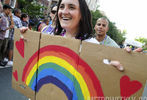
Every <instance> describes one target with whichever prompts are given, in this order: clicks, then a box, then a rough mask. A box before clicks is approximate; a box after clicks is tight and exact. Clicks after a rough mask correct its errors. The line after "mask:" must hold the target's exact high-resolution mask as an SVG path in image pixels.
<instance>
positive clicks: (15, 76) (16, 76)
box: [13, 70, 18, 81]
mask: <svg viewBox="0 0 147 100" xmlns="http://www.w3.org/2000/svg"><path fill="white" fill-rule="evenodd" d="M13 76H14V78H15V80H16V81H18V75H17V70H15V72H13Z"/></svg>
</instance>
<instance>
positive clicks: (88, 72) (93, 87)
mask: <svg viewBox="0 0 147 100" xmlns="http://www.w3.org/2000/svg"><path fill="white" fill-rule="evenodd" d="M38 54H39V57H38ZM22 81H23V82H24V83H25V84H26V85H27V86H29V87H30V88H32V90H34V91H36V92H38V91H39V89H40V88H41V87H42V86H43V85H44V84H49V83H51V84H54V85H56V86H57V87H59V88H60V89H62V90H63V91H64V93H65V94H66V96H67V98H68V100H88V98H89V99H90V97H104V95H103V91H102V88H101V85H100V82H99V80H98V78H97V77H96V75H95V73H94V72H93V70H92V69H91V68H90V66H89V65H88V64H87V63H85V62H84V61H83V60H82V59H81V58H80V57H79V56H78V55H77V54H76V53H75V52H73V51H72V50H70V49H69V48H66V47H62V46H57V45H48V46H45V47H43V48H40V50H39V51H37V52H36V53H35V54H34V55H33V56H32V57H31V58H30V59H29V60H28V62H27V64H26V65H25V67H24V70H23V75H22Z"/></svg>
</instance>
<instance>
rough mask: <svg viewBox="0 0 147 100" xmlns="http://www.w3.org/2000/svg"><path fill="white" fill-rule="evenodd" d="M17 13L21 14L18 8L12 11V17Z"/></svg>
mask: <svg viewBox="0 0 147 100" xmlns="http://www.w3.org/2000/svg"><path fill="white" fill-rule="evenodd" d="M19 12H21V10H20V9H18V8H15V9H14V10H13V13H14V15H16V13H19Z"/></svg>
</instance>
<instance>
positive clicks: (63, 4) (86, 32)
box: [55, 0, 92, 40]
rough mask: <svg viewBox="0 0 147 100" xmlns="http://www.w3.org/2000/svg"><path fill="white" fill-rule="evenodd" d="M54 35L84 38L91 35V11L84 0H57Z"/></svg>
mask: <svg viewBox="0 0 147 100" xmlns="http://www.w3.org/2000/svg"><path fill="white" fill-rule="evenodd" d="M55 30H57V31H56V32H55V35H63V33H62V31H63V30H65V34H64V36H65V37H70V38H76V39H81V40H85V39H88V38H90V37H91V36H92V23H91V13H90V10H89V8H88V6H87V4H86V1H85V0H59V4H58V9H57V23H56V29H55Z"/></svg>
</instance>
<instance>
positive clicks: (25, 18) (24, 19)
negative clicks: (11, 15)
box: [20, 13, 29, 27]
mask: <svg viewBox="0 0 147 100" xmlns="http://www.w3.org/2000/svg"><path fill="white" fill-rule="evenodd" d="M20 19H21V23H22V26H24V27H28V24H29V22H28V20H29V17H28V15H27V14H25V13H23V14H21V17H20Z"/></svg>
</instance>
